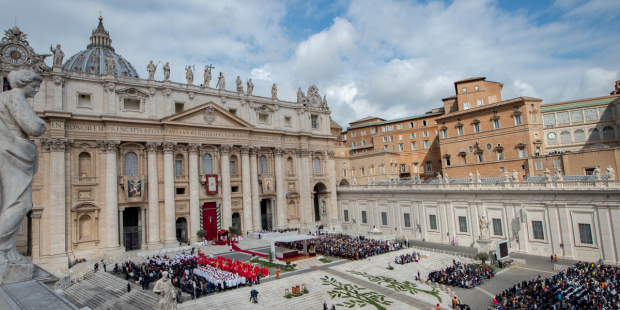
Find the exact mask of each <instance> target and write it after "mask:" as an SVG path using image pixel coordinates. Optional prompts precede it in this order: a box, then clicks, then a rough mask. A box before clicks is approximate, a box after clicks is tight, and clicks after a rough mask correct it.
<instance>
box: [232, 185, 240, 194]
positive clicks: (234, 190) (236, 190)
mask: <svg viewBox="0 0 620 310" xmlns="http://www.w3.org/2000/svg"><path fill="white" fill-rule="evenodd" d="M230 191H231V192H233V193H238V192H239V186H231V187H230Z"/></svg>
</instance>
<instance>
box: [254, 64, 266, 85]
mask: <svg viewBox="0 0 620 310" xmlns="http://www.w3.org/2000/svg"><path fill="white" fill-rule="evenodd" d="M251 74H252V77H253V78H255V79H259V80H267V81H271V68H270V67H269V65H268V64H265V65H263V66H262V67H260V68H254V69H252V72H251Z"/></svg>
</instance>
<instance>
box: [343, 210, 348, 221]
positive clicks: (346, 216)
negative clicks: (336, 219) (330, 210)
mask: <svg viewBox="0 0 620 310" xmlns="http://www.w3.org/2000/svg"><path fill="white" fill-rule="evenodd" d="M344 221H345V222H348V221H349V210H344Z"/></svg>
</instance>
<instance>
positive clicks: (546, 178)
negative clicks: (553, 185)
mask: <svg viewBox="0 0 620 310" xmlns="http://www.w3.org/2000/svg"><path fill="white" fill-rule="evenodd" d="M544 173H545V181H551V171H549V169H548V168H547V169H545V172H544Z"/></svg>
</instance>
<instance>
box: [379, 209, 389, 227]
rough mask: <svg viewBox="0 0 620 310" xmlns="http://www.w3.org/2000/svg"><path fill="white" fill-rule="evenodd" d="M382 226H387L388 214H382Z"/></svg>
mask: <svg viewBox="0 0 620 310" xmlns="http://www.w3.org/2000/svg"><path fill="white" fill-rule="evenodd" d="M381 224H382V225H383V226H387V224H388V220H387V212H381Z"/></svg>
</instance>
